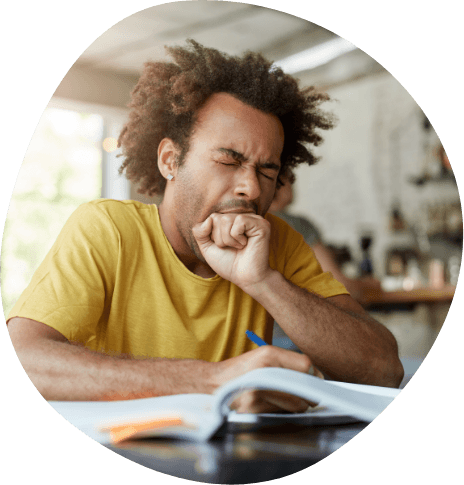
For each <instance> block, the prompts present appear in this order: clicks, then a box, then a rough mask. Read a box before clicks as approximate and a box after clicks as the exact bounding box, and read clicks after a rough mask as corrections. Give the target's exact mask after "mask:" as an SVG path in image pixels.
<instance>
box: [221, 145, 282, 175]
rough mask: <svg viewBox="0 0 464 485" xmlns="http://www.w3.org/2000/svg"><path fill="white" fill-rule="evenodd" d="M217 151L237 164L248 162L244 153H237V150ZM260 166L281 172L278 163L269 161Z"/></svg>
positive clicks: (223, 149)
mask: <svg viewBox="0 0 464 485" xmlns="http://www.w3.org/2000/svg"><path fill="white" fill-rule="evenodd" d="M217 151H218V152H221V153H225V154H226V155H228V156H230V157H232V158H233V159H234V160H236V161H237V162H246V161H247V158H246V157H245V155H243V153H240V152H237V151H236V150H232V149H231V148H218V149H217ZM259 166H260V167H261V168H269V169H272V170H277V171H279V170H280V165H277V163H274V162H269V161H268V162H264V163H260V164H259Z"/></svg>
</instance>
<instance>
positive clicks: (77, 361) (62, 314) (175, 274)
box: [9, 41, 402, 412]
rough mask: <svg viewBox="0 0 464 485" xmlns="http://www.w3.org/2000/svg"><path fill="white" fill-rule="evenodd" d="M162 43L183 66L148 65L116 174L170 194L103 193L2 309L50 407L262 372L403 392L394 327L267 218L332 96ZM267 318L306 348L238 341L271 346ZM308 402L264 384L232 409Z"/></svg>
mask: <svg viewBox="0 0 464 485" xmlns="http://www.w3.org/2000/svg"><path fill="white" fill-rule="evenodd" d="M168 52H169V53H170V54H171V56H172V57H173V58H174V61H175V62H173V63H148V64H147V65H146V67H145V71H144V74H143V75H142V77H141V79H140V81H139V83H138V85H137V86H136V88H135V89H134V91H133V93H132V102H131V104H130V107H131V108H132V110H131V113H130V117H129V122H128V123H127V124H126V126H125V127H124V129H123V131H122V133H121V136H120V144H121V145H122V147H123V150H124V155H125V161H124V163H123V165H122V167H121V170H125V171H126V174H127V176H128V177H129V178H130V179H132V180H133V181H135V182H140V187H141V190H142V191H144V192H145V193H147V194H149V195H150V194H153V193H155V192H157V193H163V191H164V198H163V201H162V203H161V205H160V207H159V210H158V209H157V207H156V206H149V205H143V204H140V203H137V202H134V201H124V202H120V201H108V200H99V201H94V202H91V203H88V204H84V205H83V206H81V207H80V208H79V209H78V210H77V211H76V212H75V213H74V214H73V216H72V217H71V218H70V220H69V221H68V223H67V224H66V225H65V227H64V229H63V231H62V232H61V234H60V236H59V237H58V239H57V241H56V243H55V245H54V247H53V248H52V250H51V251H50V253H49V254H48V255H47V257H46V259H45V260H44V262H43V263H42V265H41V267H40V268H39V269H38V270H37V272H36V274H35V275H34V277H33V279H32V281H31V283H30V285H29V286H28V288H27V289H26V290H25V292H24V293H23V295H22V296H21V297H20V299H19V301H18V302H17V304H16V305H15V307H14V308H13V310H12V311H11V312H10V315H9V331H10V335H11V338H12V341H13V343H14V346H15V348H16V351H17V353H18V356H19V359H20V360H21V362H22V364H23V366H24V368H25V370H26V372H27V373H28V375H29V376H30V378H31V380H32V382H33V383H34V384H35V385H36V387H37V388H38V389H39V391H40V392H41V393H42V395H43V396H44V397H46V398H47V399H54V400H64V399H69V400H97V399H128V398H135V397H147V396H154V395H167V394H176V393H191V392H213V391H214V389H216V388H217V387H218V386H219V385H221V384H223V383H224V382H226V381H228V380H230V379H232V378H234V377H237V376H239V375H241V374H243V373H245V372H247V371H249V370H252V369H254V368H259V367H286V368H290V369H294V370H297V371H301V372H308V370H309V369H310V368H311V367H313V369H314V368H318V369H320V370H321V371H322V372H324V373H325V374H326V375H327V376H329V377H332V378H335V379H339V380H346V381H353V382H363V383H370V384H379V385H385V386H397V385H399V383H400V381H401V377H402V367H401V364H400V362H399V360H398V353H397V345H396V341H395V339H394V338H393V336H392V335H391V334H390V332H388V331H387V330H386V329H385V328H384V327H383V326H382V325H380V324H379V323H377V322H376V321H374V320H372V319H371V318H370V317H369V316H368V315H367V314H365V313H364V311H363V309H362V308H361V307H360V306H359V305H358V304H357V303H356V302H355V301H354V300H352V299H351V297H350V296H349V295H348V293H347V291H346V290H345V288H344V287H343V285H341V284H340V283H338V282H337V281H335V280H334V279H333V278H332V277H331V276H330V274H328V273H323V272H322V271H321V268H320V266H319V264H318V263H317V261H316V259H315V258H314V256H313V254H312V252H311V250H310V248H309V247H308V246H307V245H306V244H305V243H304V241H303V240H302V238H301V236H299V235H298V234H297V233H296V232H295V231H292V230H291V229H290V228H289V227H288V226H287V225H285V223H283V222H282V221H281V220H279V219H277V218H273V217H272V216H269V215H268V216H266V212H267V210H268V208H269V206H270V204H271V202H272V199H273V197H274V193H275V190H276V187H277V186H278V185H279V181H278V180H279V176H280V175H281V174H285V173H286V171H287V170H288V169H289V168H290V167H291V166H294V165H295V164H296V163H301V162H302V161H305V162H307V163H313V162H314V161H315V159H314V157H313V156H312V154H311V153H310V152H309V151H308V150H307V149H306V148H305V147H304V145H303V144H305V143H313V144H317V143H319V142H320V141H321V137H320V136H319V135H318V134H317V133H316V132H315V128H322V129H327V128H329V127H331V126H332V123H331V121H330V118H328V117H327V116H326V115H325V114H324V113H322V112H320V111H319V109H318V105H319V104H320V103H321V102H322V101H324V100H325V99H327V96H326V95H324V94H321V93H317V92H316V91H315V90H314V89H312V88H309V89H306V90H300V89H299V87H298V85H297V83H296V81H295V80H294V79H293V78H291V77H290V76H287V75H285V74H284V73H283V72H282V71H281V70H279V69H274V68H273V67H272V65H271V63H270V62H268V61H266V60H265V59H263V58H262V57H261V56H260V55H257V54H251V53H250V54H246V55H245V56H244V57H242V58H236V57H228V56H226V55H223V54H221V53H219V52H218V51H216V50H213V49H206V48H204V47H202V46H201V45H199V44H197V43H196V42H194V41H190V44H189V46H188V47H187V48H181V47H176V48H170V49H168ZM273 318H274V319H276V320H278V321H279V322H280V323H281V325H282V327H283V328H284V329H285V331H286V332H287V334H288V335H289V336H290V337H291V338H292V340H293V341H294V342H295V343H296V344H297V345H298V346H299V347H300V349H301V350H302V351H303V352H304V353H303V354H297V353H295V352H291V351H288V350H284V349H278V348H275V347H273V346H271V345H269V346H264V347H261V348H258V349H256V348H255V347H256V346H255V345H254V344H252V343H251V342H249V341H248V340H247V339H246V337H245V330H247V329H249V330H252V331H254V332H255V333H257V334H258V335H260V336H261V337H262V338H264V339H265V340H266V341H267V342H268V343H270V341H271V334H272V320H273ZM315 372H316V373H317V372H318V371H317V370H316V371H315ZM306 407H307V403H306V402H304V401H301V400H300V399H296V398H294V397H289V396H286V395H282V394H279V393H271V392H264V393H262V392H254V393H248V394H246V395H244V396H243V397H242V398H241V399H239V400H238V401H237V403H236V408H237V409H238V410H239V411H245V410H247V411H252V412H263V411H272V410H280V409H284V410H287V411H302V410H304V409H305V408H306Z"/></svg>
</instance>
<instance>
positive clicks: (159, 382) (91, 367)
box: [8, 318, 311, 412]
mask: <svg viewBox="0 0 464 485" xmlns="http://www.w3.org/2000/svg"><path fill="white" fill-rule="evenodd" d="M8 330H9V333H10V337H11V340H12V342H13V345H14V347H15V350H16V353H17V355H18V358H19V360H20V362H21V364H22V365H23V367H24V370H25V371H26V373H27V374H28V376H29V378H30V379H31V381H32V383H33V384H34V385H35V386H36V387H37V389H38V391H39V392H40V393H41V394H42V396H43V397H44V398H45V399H48V400H78V401H82V400H90V401H91V400H113V399H115V400H124V399H134V398H145V397H152V396H161V395H170V394H183V393H212V392H213V391H214V390H215V389H217V388H218V387H219V386H220V385H222V384H224V383H225V382H226V381H228V380H230V379H234V378H235V377H238V376H239V375H241V374H245V373H246V372H248V371H250V370H253V369H257V368H260V367H286V368H289V369H293V370H298V371H301V372H307V370H308V369H309V367H310V366H311V361H310V360H309V359H308V358H307V357H305V356H302V355H299V354H296V353H294V352H290V351H287V350H283V349H277V348H275V347H270V346H269V347H268V348H259V349H255V350H252V351H250V352H247V353H246V354H243V355H240V356H238V357H234V358H232V359H229V360H227V361H224V362H217V363H212V362H205V361H200V360H180V359H179V360H177V359H148V358H147V359H135V358H131V357H130V356H110V355H106V354H102V353H99V352H93V351H91V350H88V349H86V348H85V347H83V346H82V345H80V344H73V343H71V342H69V341H68V340H67V339H66V338H65V337H64V336H63V335H62V334H61V333H59V332H58V331H56V330H55V329H53V328H51V327H49V326H48V325H45V324H43V323H41V322H37V321H35V320H30V319H27V318H12V319H11V320H10V321H9V323H8ZM234 404H235V406H234V407H235V408H236V409H237V410H239V411H247V412H264V411H274V410H277V409H285V410H287V411H304V410H305V409H306V408H307V406H308V404H307V403H306V402H304V401H302V400H301V399H300V398H294V397H293V398H288V397H286V396H283V395H279V394H278V393H274V395H273V396H272V397H271V398H269V396H267V397H266V399H263V396H262V395H261V394H260V393H248V394H247V395H246V396H243V398H242V399H238V400H237V401H236V402H235V403H234Z"/></svg>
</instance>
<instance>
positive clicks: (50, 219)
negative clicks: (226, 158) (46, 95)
mask: <svg viewBox="0 0 464 485" xmlns="http://www.w3.org/2000/svg"><path fill="white" fill-rule="evenodd" d="M62 105H63V103H61V106H60V105H59V104H58V106H57V103H56V102H55V103H54V104H52V103H51V105H50V106H49V107H48V108H47V109H46V110H45V111H44V114H43V115H42V117H41V119H40V121H39V124H38V126H37V128H36V131H35V133H34V136H33V137H32V140H31V142H30V144H29V147H28V149H27V152H26V155H25V158H24V161H23V163H22V165H21V169H20V171H19V175H18V178H17V181H16V184H15V187H14V190H13V196H12V199H11V202H10V206H9V209H8V214H7V218H6V223H5V230H4V236H3V244H2V258H1V282H2V285H1V291H2V300H3V309H4V312H5V317H6V316H7V314H8V312H9V311H10V310H11V308H12V307H13V305H14V303H15V302H16V300H17V299H18V297H19V296H20V294H21V293H22V291H23V290H24V289H25V288H26V286H27V285H28V283H29V281H30V279H31V277H32V275H33V273H34V271H35V270H36V269H37V267H38V266H39V264H40V263H41V262H42V260H43V259H44V257H45V255H46V254H47V252H48V251H49V249H50V248H51V246H52V245H53V243H54V241H55V239H56V238H57V236H58V234H59V232H60V230H61V228H62V227H63V225H64V223H65V222H66V220H67V219H68V217H69V216H70V215H71V213H72V212H73V211H74V210H75V209H76V208H77V207H78V206H79V205H80V204H82V203H84V202H87V201H89V200H93V199H97V198H99V197H109V198H115V199H127V198H129V185H128V183H127V181H126V179H125V178H123V177H119V175H118V174H117V169H118V166H119V164H120V163H121V162H120V159H117V158H116V155H117V152H118V150H117V147H116V144H115V139H116V138H117V136H118V133H119V131H120V129H121V126H122V118H121V116H120V115H114V113H113V114H112V113H110V114H108V113H107V112H106V113H105V112H104V110H98V109H87V110H84V109H82V107H80V106H77V105H75V104H72V105H69V103H67V104H65V107H63V106H62ZM70 108H75V109H70ZM98 111H101V112H100V113H99V112H98ZM102 111H103V112H102Z"/></svg>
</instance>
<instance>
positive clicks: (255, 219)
mask: <svg viewBox="0 0 464 485" xmlns="http://www.w3.org/2000/svg"><path fill="white" fill-rule="evenodd" d="M192 232H193V236H194V237H195V239H196V241H197V244H198V247H199V248H200V251H201V254H202V255H203V257H204V258H205V261H206V262H207V264H208V265H209V266H210V267H211V269H213V271H215V272H216V273H217V274H218V275H219V276H221V277H223V278H224V279H227V280H229V281H231V282H232V283H234V284H236V285H237V286H239V287H242V289H243V288H244V287H245V286H247V285H251V284H254V283H256V282H260V281H261V280H263V279H264V278H265V277H266V276H267V274H268V272H269V271H270V267H269V238H270V233H271V227H270V224H269V222H268V221H267V220H266V219H264V218H263V217H261V216H258V215H256V214H254V213H235V212H234V213H226V214H222V213H213V214H211V215H210V216H209V217H208V218H207V219H206V220H205V221H204V222H202V223H200V224H197V225H195V226H194V227H193V229H192Z"/></svg>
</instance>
